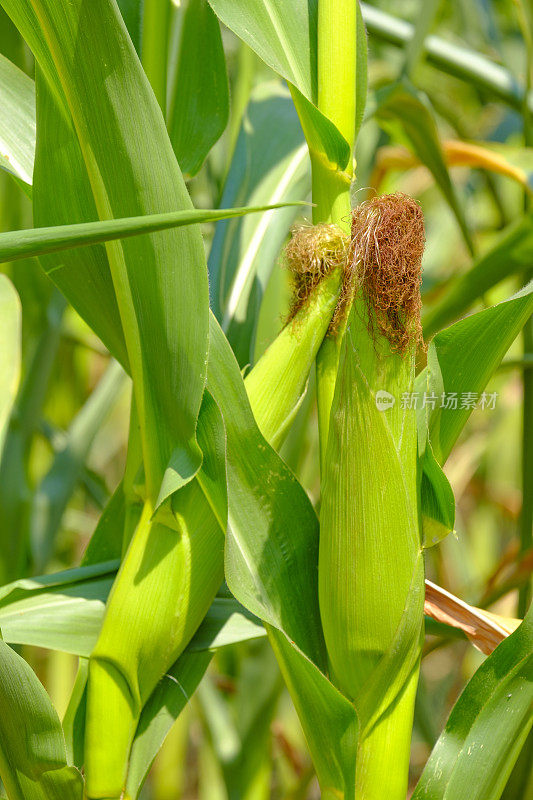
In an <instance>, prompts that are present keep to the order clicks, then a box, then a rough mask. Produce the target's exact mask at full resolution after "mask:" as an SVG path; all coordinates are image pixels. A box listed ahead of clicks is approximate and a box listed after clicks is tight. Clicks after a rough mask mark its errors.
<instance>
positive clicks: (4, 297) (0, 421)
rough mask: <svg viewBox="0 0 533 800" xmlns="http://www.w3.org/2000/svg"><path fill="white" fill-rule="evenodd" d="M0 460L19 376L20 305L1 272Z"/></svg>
mask: <svg viewBox="0 0 533 800" xmlns="http://www.w3.org/2000/svg"><path fill="white" fill-rule="evenodd" d="M0 319H1V320H2V326H1V328H0V376H1V377H0V460H1V458H2V449H3V447H4V440H5V436H6V432H7V426H8V423H9V416H10V414H11V409H12V407H13V403H14V402H15V397H16V394H17V389H18V384H19V378H20V339H21V326H22V321H21V307H20V300H19V297H18V294H17V293H16V291H15V289H14V287H13V284H12V283H11V281H10V280H9V279H8V278H6V276H5V275H0Z"/></svg>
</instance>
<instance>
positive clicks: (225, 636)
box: [0, 561, 266, 657]
mask: <svg viewBox="0 0 533 800" xmlns="http://www.w3.org/2000/svg"><path fill="white" fill-rule="evenodd" d="M117 566H118V564H117V562H116V561H110V562H104V563H101V564H94V565H91V566H86V567H77V568H75V569H71V570H64V571H63V572H58V573H55V574H53V575H46V576H42V577H38V578H25V579H21V580H19V581H15V582H14V583H11V584H8V585H7V586H4V587H2V588H1V589H0V629H1V630H2V635H3V637H4V640H5V641H6V642H9V643H10V644H27V645H34V646H36V647H43V648H46V649H50V650H61V651H62V652H65V653H73V654H74V655H77V656H82V657H88V656H90V654H91V652H92V650H93V647H94V645H95V643H96V640H97V638H98V634H99V632H100V628H101V625H102V620H103V617H104V611H105V603H106V600H107V597H108V595H109V591H110V589H111V586H112V584H113V581H114V578H115V576H116V571H117ZM263 636H266V632H265V629H264V627H263V626H262V625H261V623H260V621H259V620H258V619H257V618H256V617H254V616H253V615H252V614H250V612H249V611H247V610H246V609H244V608H243V607H242V606H241V605H240V604H239V603H237V602H236V601H235V600H234V599H233V598H225V597H216V598H215V599H214V600H213V603H212V605H211V607H210V608H209V610H208V612H207V614H206V616H205V618H204V620H203V622H202V623H201V624H200V627H199V628H198V630H197V631H196V633H195V634H194V636H193V637H192V639H191V641H190V643H189V645H188V646H187V652H189V653H198V652H203V651H205V650H217V649H218V648H220V647H227V646H228V645H231V644H235V643H237V642H244V641H248V640H250V639H255V638H261V637H263Z"/></svg>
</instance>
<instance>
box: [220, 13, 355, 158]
mask: <svg viewBox="0 0 533 800" xmlns="http://www.w3.org/2000/svg"><path fill="white" fill-rule="evenodd" d="M210 5H211V7H212V8H213V10H214V12H215V13H216V15H217V16H218V17H219V19H220V20H221V21H222V22H223V23H224V24H225V25H226V26H227V27H228V28H230V30H232V31H233V32H234V33H235V34H236V35H237V36H239V37H240V38H241V39H242V40H243V41H244V42H246V44H247V45H248V46H249V47H251V48H252V50H254V51H255V52H256V53H257V54H258V56H259V57H260V58H261V59H262V60H263V61H264V62H265V63H266V64H268V66H269V67H271V68H272V69H273V70H275V72H277V73H278V74H279V75H281V76H282V77H283V78H285V79H286V80H287V81H288V82H289V84H290V85H291V86H292V87H294V88H293V89H291V91H292V94H293V99H294V102H295V104H296V107H297V110H298V114H299V116H300V120H301V122H302V127H303V129H304V133H305V136H306V139H307V142H308V144H309V149H310V151H311V152H313V153H315V154H316V155H317V156H318V157H319V158H322V159H323V158H324V157H325V159H326V160H327V161H329V162H330V163H331V164H333V165H334V166H335V167H337V168H338V169H339V170H341V171H342V170H344V169H346V167H347V165H348V162H349V159H350V144H348V142H347V141H346V139H345V138H344V137H343V136H342V135H341V134H340V133H339V131H338V130H337V128H336V127H335V125H334V124H333V123H332V122H331V121H330V120H329V119H327V117H325V116H324V115H323V114H321V112H320V111H319V110H318V108H317V102H318V83H317V14H318V3H317V0H311V2H309V3H308V2H304V0H291V2H290V3H288V2H287V1H286V0H285V1H284V0H267V2H262V0H210ZM362 88H363V87H361V89H362Z"/></svg>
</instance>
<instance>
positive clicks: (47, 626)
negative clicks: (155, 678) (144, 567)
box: [0, 561, 118, 656]
mask: <svg viewBox="0 0 533 800" xmlns="http://www.w3.org/2000/svg"><path fill="white" fill-rule="evenodd" d="M117 566H118V564H117V562H116V561H111V562H107V563H101V564H95V565H93V566H87V567H78V568H77V569H72V570H65V571H64V572H59V573H56V574H53V575H46V576H43V577H38V578H25V579H21V580H19V581H15V582H14V583H11V584H8V585H7V586H3V587H2V589H0V629H1V630H2V635H3V637H4V639H5V640H6V641H7V642H10V643H11V644H31V645H35V646H37V647H46V648H49V649H53V650H62V651H63V652H67V653H74V654H76V655H81V656H88V655H90V653H91V650H92V647H93V645H94V642H95V641H96V638H97V637H98V633H99V631H100V627H101V625H102V618H103V615H104V609H105V601H106V598H107V596H108V594H109V591H110V589H111V585H112V583H113V580H114V578H115V575H116V570H117Z"/></svg>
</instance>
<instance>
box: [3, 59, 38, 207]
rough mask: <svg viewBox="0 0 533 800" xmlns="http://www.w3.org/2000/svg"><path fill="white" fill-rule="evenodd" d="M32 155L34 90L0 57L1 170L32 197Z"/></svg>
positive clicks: (26, 77)
mask: <svg viewBox="0 0 533 800" xmlns="http://www.w3.org/2000/svg"><path fill="white" fill-rule="evenodd" d="M34 153H35V87H34V85H33V81H32V80H31V78H28V76H27V75H26V74H25V73H24V72H22V71H21V70H20V69H18V67H16V66H15V65H14V64H12V63H11V62H10V61H8V60H7V58H5V57H4V56H3V55H1V54H0V167H3V169H6V170H7V171H8V172H11V173H12V174H13V175H15V176H16V177H17V178H19V179H20V180H21V181H22V182H23V183H24V184H26V189H25V191H26V192H29V193H30V194H31V189H29V188H28V187H29V186H31V182H32V175H33V159H34Z"/></svg>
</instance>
